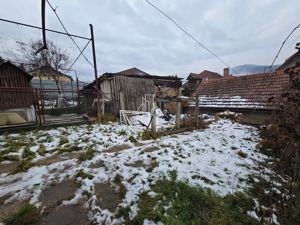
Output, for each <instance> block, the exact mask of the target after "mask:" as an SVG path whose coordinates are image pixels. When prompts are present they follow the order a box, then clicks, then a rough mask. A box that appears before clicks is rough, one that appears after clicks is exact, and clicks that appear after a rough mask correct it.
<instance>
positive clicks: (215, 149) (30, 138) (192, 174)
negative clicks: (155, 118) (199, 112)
mask: <svg viewBox="0 0 300 225" xmlns="http://www.w3.org/2000/svg"><path fill="white" fill-rule="evenodd" d="M143 129H144V128H142V127H138V126H135V127H133V126H125V125H120V124H117V123H111V124H107V125H101V124H95V125H82V126H70V127H67V128H58V129H51V130H47V131H36V132H28V133H25V134H17V135H8V136H0V140H1V141H0V149H1V150H0V151H5V149H6V147H7V145H5V144H6V143H7V140H10V139H13V140H15V139H16V140H18V139H20V138H22V140H23V141H24V142H30V150H31V151H33V152H35V153H36V156H35V158H34V159H33V160H32V161H33V162H39V161H40V160H43V159H45V158H46V159H47V158H49V157H51V156H52V157H53V155H56V154H57V153H58V152H60V153H61V151H62V150H61V149H64V148H71V147H72V146H77V147H78V149H77V151H79V152H83V151H85V150H86V149H87V148H92V149H94V150H95V155H94V157H93V158H92V159H91V160H85V161H80V160H78V159H77V158H76V157H75V158H70V157H69V158H66V159H65V160H63V161H58V162H53V163H50V164H48V163H47V164H45V165H43V164H36V165H35V166H33V167H31V168H30V169H29V170H28V171H27V172H23V173H17V174H7V173H2V174H0V198H1V197H2V196H5V195H8V194H11V196H10V197H9V198H8V199H7V200H6V202H9V201H16V200H20V199H30V202H31V203H32V204H36V205H37V206H41V199H40V195H41V193H42V191H43V190H44V189H45V188H46V187H48V186H49V185H50V184H51V183H53V182H54V181H56V182H57V181H62V180H64V179H66V178H68V179H70V178H74V179H76V180H77V181H78V183H79V187H78V189H77V191H76V192H75V196H74V198H72V199H70V200H68V201H64V202H63V203H62V204H75V203H78V202H82V199H85V203H84V207H85V208H87V209H88V210H89V212H90V213H89V218H90V219H92V220H95V221H97V222H98V223H99V224H100V222H102V223H105V224H115V223H117V222H122V221H120V219H117V218H115V212H110V211H109V210H107V209H104V208H102V209H101V207H100V206H99V204H98V201H99V199H97V197H96V194H95V185H96V184H105V183H106V184H107V183H109V184H112V185H113V186H114V187H115V188H116V189H118V185H117V184H116V183H115V177H116V176H120V177H121V183H122V185H123V186H124V187H125V188H126V194H125V197H124V198H123V199H122V200H121V201H120V202H119V207H127V206H130V210H131V212H130V216H131V218H133V217H134V216H135V215H136V214H137V212H138V201H139V194H140V193H142V192H145V191H149V190H150V185H151V184H154V183H155V182H156V181H157V180H159V179H161V178H162V177H164V176H165V177H168V176H169V172H170V171H174V170H176V172H177V176H178V179H179V180H182V181H186V182H187V183H188V184H190V185H199V186H202V187H208V188H211V189H212V190H214V191H215V192H217V193H218V194H220V195H226V194H227V193H231V192H235V191H238V190H243V189H245V188H246V187H247V183H246V178H247V177H248V176H249V175H250V174H253V173H256V169H255V166H256V165H257V162H259V161H262V160H264V158H265V156H263V155H262V154H260V153H259V152H258V151H257V150H256V144H257V143H258V141H259V137H258V131H257V129H256V128H255V127H252V126H246V125H241V124H238V123H233V122H231V121H230V120H223V119H219V120H216V121H214V122H212V123H211V124H210V125H209V127H208V128H207V129H204V130H196V131H192V132H186V133H181V134H176V135H171V136H164V137H161V138H159V139H157V140H147V141H142V140H140V139H139V133H140V132H142V130H143ZM135 139H136V140H137V141H138V143H134V142H135ZM41 144H42V145H44V146H45V148H46V150H47V152H46V154H45V155H43V156H42V155H40V154H39V153H38V152H39V149H40V146H41ZM89 146H90V147H89ZM23 151H24V147H20V148H19V149H17V150H16V151H15V152H14V153H9V154H12V155H17V156H18V157H20V158H22V155H23ZM9 163H10V162H8V161H3V162H2V163H1V164H2V166H3V165H6V164H9ZM1 164H0V165H1ZM95 165H98V166H95ZM80 170H82V171H83V172H84V173H86V174H90V175H92V176H89V177H87V178H85V179H83V178H82V177H76V174H78V172H79V171H80ZM87 192H88V193H90V196H89V197H88V198H86V197H85V198H84V197H83V196H84V194H85V193H87ZM148 222H149V221H145V224H150V223H148Z"/></svg>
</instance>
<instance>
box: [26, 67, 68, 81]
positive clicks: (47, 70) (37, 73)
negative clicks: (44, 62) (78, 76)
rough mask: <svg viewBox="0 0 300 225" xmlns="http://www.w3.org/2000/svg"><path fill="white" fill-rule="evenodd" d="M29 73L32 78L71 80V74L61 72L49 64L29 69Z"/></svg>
mask: <svg viewBox="0 0 300 225" xmlns="http://www.w3.org/2000/svg"><path fill="white" fill-rule="evenodd" d="M30 74H31V75H32V76H33V80H57V81H59V82H71V81H73V78H72V77H71V76H69V75H66V74H63V73H62V72H60V71H58V70H56V69H54V68H53V67H51V66H50V65H48V66H41V67H40V68H37V69H34V70H32V71H30Z"/></svg>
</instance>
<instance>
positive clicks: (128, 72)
mask: <svg viewBox="0 0 300 225" xmlns="http://www.w3.org/2000/svg"><path fill="white" fill-rule="evenodd" d="M118 74H121V75H137V76H147V75H150V74H149V73H146V72H145V71H143V70H140V69H138V68H136V67H133V68H130V69H127V70H123V71H120V72H118Z"/></svg>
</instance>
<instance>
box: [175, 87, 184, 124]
mask: <svg viewBox="0 0 300 225" xmlns="http://www.w3.org/2000/svg"><path fill="white" fill-rule="evenodd" d="M181 91H182V89H181V88H178V92H177V99H180V97H181ZM180 114H181V102H180V101H177V102H176V124H175V126H176V129H179V128H180Z"/></svg>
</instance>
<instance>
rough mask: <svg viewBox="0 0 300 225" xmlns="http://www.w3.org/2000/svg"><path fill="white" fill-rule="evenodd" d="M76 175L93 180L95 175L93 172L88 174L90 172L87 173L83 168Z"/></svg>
mask: <svg viewBox="0 0 300 225" xmlns="http://www.w3.org/2000/svg"><path fill="white" fill-rule="evenodd" d="M76 177H81V178H82V179H86V178H87V179H89V180H92V179H93V178H94V176H93V175H91V174H88V173H85V172H84V171H83V169H81V170H79V171H78V173H77V174H76Z"/></svg>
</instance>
